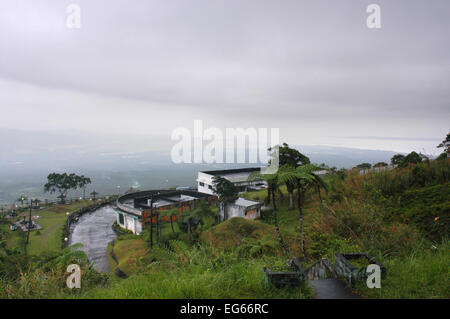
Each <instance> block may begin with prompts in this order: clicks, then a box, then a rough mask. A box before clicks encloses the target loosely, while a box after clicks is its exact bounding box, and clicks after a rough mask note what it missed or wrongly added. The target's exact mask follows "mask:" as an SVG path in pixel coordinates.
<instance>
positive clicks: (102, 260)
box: [70, 206, 117, 272]
mask: <svg viewBox="0 0 450 319" xmlns="http://www.w3.org/2000/svg"><path fill="white" fill-rule="evenodd" d="M116 216H117V215H116V211H115V209H114V208H113V207H112V206H105V207H102V208H100V209H97V210H96V211H93V212H92V213H88V214H85V215H83V216H81V217H80V220H79V221H78V222H77V223H75V224H73V225H72V226H71V236H70V244H71V245H73V244H76V243H81V244H83V250H84V251H85V252H86V254H87V256H88V258H89V261H90V262H93V263H94V268H95V269H96V270H97V271H101V272H109V263H108V243H109V242H110V241H112V240H113V239H114V238H115V237H116V234H115V233H114V231H113V230H112V228H111V226H112V224H113V223H114V220H115V219H116Z"/></svg>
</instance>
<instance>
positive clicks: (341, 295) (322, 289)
mask: <svg viewBox="0 0 450 319" xmlns="http://www.w3.org/2000/svg"><path fill="white" fill-rule="evenodd" d="M309 283H310V285H311V286H312V287H313V288H314V293H315V298H316V299H361V298H362V297H361V296H359V295H355V294H354V293H352V291H351V290H350V289H349V288H348V287H347V286H346V285H345V284H344V283H343V282H342V281H339V280H337V279H333V278H329V279H318V280H311V281H310V282H309Z"/></svg>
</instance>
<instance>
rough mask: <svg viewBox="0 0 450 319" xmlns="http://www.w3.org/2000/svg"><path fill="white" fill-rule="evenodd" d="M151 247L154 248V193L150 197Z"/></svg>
mask: <svg viewBox="0 0 450 319" xmlns="http://www.w3.org/2000/svg"><path fill="white" fill-rule="evenodd" d="M150 248H153V195H152V197H151V199H150Z"/></svg>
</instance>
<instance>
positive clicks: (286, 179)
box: [277, 164, 328, 258]
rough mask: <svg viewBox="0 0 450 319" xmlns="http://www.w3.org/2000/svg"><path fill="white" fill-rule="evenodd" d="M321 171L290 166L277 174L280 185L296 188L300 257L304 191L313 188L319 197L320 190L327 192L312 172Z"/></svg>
mask: <svg viewBox="0 0 450 319" xmlns="http://www.w3.org/2000/svg"><path fill="white" fill-rule="evenodd" d="M318 170H321V168H320V167H317V166H315V165H312V164H306V165H302V166H299V167H297V168H293V167H290V166H282V167H281V168H280V169H279V170H278V172H277V175H278V180H279V183H280V184H285V183H294V184H295V185H296V188H297V206H298V216H299V227H300V236H301V252H302V257H303V258H304V257H305V255H306V254H305V234H304V226H303V224H304V223H303V205H304V204H305V199H306V196H305V194H306V191H307V189H308V188H310V187H313V188H316V190H318V191H319V196H320V188H321V187H322V188H324V189H325V190H328V186H327V184H326V183H325V181H324V180H323V179H322V178H321V177H320V176H319V175H317V174H315V173H314V172H316V171H318Z"/></svg>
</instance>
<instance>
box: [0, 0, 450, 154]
mask: <svg viewBox="0 0 450 319" xmlns="http://www.w3.org/2000/svg"><path fill="white" fill-rule="evenodd" d="M70 3H77V4H79V6H80V8H81V28H80V29H69V28H67V26H66V19H67V16H68V14H67V13H66V7H67V6H68V5H69V4H70ZM371 3H377V4H379V5H380V7H381V29H369V28H368V27H367V25H366V19H367V16H368V13H366V8H367V6H368V5H369V4H371ZM449 30H450V1H448V0H442V1H438V0H420V1H416V0H415V1H413V0H403V1H401V0H396V1H392V0H389V1H381V0H378V1H376V0H371V1H363V0H359V1H356V0H339V1H337V0H328V1H321V0H311V1H305V0H295V1H290V0H282V1H280V0H273V1H266V0H220V1H218V0H148V1H129V0H128V1H127V0H120V1H119V0H78V1H75V0H72V1H65V0H58V1H54V0H53V1H42V0H28V1H19V0H2V1H1V2H0V109H1V115H0V128H20V129H26V130H30V131H34V130H40V131H54V132H59V131H61V130H65V131H72V132H80V133H83V134H86V133H90V134H93V136H94V133H95V134H98V135H102V136H105V135H108V134H114V136H117V135H123V136H126V135H128V134H129V135H130V138H132V136H136V135H141V136H144V137H145V136H147V135H148V137H145V138H144V140H148V145H145V147H148V149H149V150H150V149H162V148H166V149H167V148H168V146H167V144H166V143H167V141H168V140H169V139H170V134H171V132H172V130H173V129H174V128H176V127H180V126H182V127H187V128H190V129H191V128H192V127H193V121H194V120H195V119H200V120H203V121H204V125H205V126H206V127H219V128H225V127H244V128H247V127H256V128H258V127H267V128H271V127H277V128H280V136H281V140H282V141H287V142H289V143H290V144H295V145H302V144H310V145H311V144H319V145H343V146H349V147H359V148H370V149H386V150H394V151H403V152H407V151H411V150H416V151H422V152H423V151H426V152H427V153H433V154H436V153H437V152H438V151H437V150H436V148H435V146H436V145H437V144H438V143H439V142H440V141H441V140H442V139H443V138H444V136H445V135H446V134H447V133H448V131H449V128H450V127H449V119H450V105H449V104H450V53H449V52H450V43H449V39H450V35H449ZM118 147H119V148H120V146H118ZM169 148H170V145H169Z"/></svg>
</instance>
